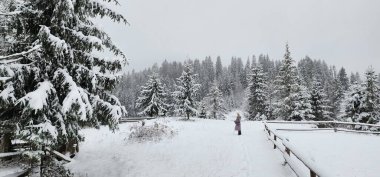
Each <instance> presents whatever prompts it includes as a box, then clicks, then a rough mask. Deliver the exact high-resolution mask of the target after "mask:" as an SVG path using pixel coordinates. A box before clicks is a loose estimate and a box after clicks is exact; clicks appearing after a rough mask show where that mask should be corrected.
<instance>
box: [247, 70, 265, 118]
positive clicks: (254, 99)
mask: <svg viewBox="0 0 380 177" xmlns="http://www.w3.org/2000/svg"><path fill="white" fill-rule="evenodd" d="M265 81H266V78H265V74H264V72H263V69H262V67H261V65H260V64H257V65H256V66H254V67H253V68H252V69H251V72H250V74H249V81H248V84H249V85H248V107H247V108H248V110H247V112H248V113H249V118H248V119H249V120H260V119H261V118H262V117H263V116H265V117H267V111H268V106H267V105H268V102H267V101H268V99H267V95H268V94H267V92H266V91H267V89H268V87H267V85H266V83H265Z"/></svg>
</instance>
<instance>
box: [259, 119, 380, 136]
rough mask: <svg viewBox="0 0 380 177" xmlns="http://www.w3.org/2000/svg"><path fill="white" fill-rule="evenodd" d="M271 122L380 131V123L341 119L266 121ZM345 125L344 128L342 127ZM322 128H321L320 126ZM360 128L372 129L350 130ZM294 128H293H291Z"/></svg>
mask: <svg viewBox="0 0 380 177" xmlns="http://www.w3.org/2000/svg"><path fill="white" fill-rule="evenodd" d="M265 122H266V123H269V124H313V125H325V126H328V127H329V128H335V130H336V131H345V132H356V133H371V134H378V133H375V132H380V124H365V123H356V122H340V121H265ZM342 127H343V128H342ZM319 129H320V128H319ZM350 129H352V130H358V129H361V130H363V129H365V130H367V129H369V130H370V131H349V130H350ZM289 130H292V129H289ZM313 130H317V129H313Z"/></svg>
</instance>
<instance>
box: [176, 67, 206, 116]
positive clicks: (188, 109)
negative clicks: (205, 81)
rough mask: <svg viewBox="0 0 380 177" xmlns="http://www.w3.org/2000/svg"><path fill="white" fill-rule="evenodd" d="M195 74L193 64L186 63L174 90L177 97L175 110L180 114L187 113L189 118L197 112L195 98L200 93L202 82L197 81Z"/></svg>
mask: <svg viewBox="0 0 380 177" xmlns="http://www.w3.org/2000/svg"><path fill="white" fill-rule="evenodd" d="M195 76H196V75H194V74H193V71H192V66H191V64H185V66H184V71H183V72H182V75H181V76H180V77H179V78H178V79H177V81H178V85H177V86H176V91H174V92H173V97H174V98H175V99H176V105H175V106H176V110H175V112H177V113H178V114H180V115H183V114H186V116H187V119H190V115H191V114H194V113H196V112H197V110H196V109H195V107H196V105H197V104H196V101H195V99H194V98H195V97H196V96H197V94H198V93H197V92H198V89H199V87H200V84H197V83H196V81H195Z"/></svg>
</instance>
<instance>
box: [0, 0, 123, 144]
mask: <svg viewBox="0 0 380 177" xmlns="http://www.w3.org/2000/svg"><path fill="white" fill-rule="evenodd" d="M111 2H113V3H115V4H118V2H117V1H116V0H114V1H99V0H75V1H74V0H53V1H34V0H33V1H23V0H18V1H12V3H10V7H9V9H10V12H9V13H7V14H6V16H7V18H10V20H9V22H8V23H7V27H8V28H9V29H10V30H11V31H12V32H11V33H8V36H11V38H12V45H11V46H9V49H8V50H7V55H6V56H0V77H1V78H6V79H1V84H0V112H1V113H0V114H1V115H0V121H2V122H8V123H9V122H11V123H12V124H13V125H15V127H17V129H14V130H13V133H15V134H17V135H19V136H20V137H21V138H23V139H25V140H28V141H30V142H31V143H32V144H34V145H36V146H35V147H37V149H38V148H41V147H42V146H50V147H53V148H57V147H59V146H64V145H65V144H66V143H67V142H69V141H76V142H77V141H80V140H82V137H81V136H80V135H79V133H78V131H79V130H80V129H81V127H82V126H83V125H87V126H95V127H98V126H99V125H100V124H107V125H109V127H110V128H111V129H116V128H117V124H118V119H119V118H120V117H122V116H123V115H124V114H125V113H126V111H125V108H124V107H123V106H121V104H120V102H119V101H118V99H117V98H116V97H115V96H113V95H111V94H110V91H111V90H112V89H113V88H114V87H115V86H116V84H117V83H118V80H119V76H121V75H122V72H123V69H124V66H125V65H126V63H127V59H126V57H125V55H124V54H123V52H122V51H121V50H119V49H118V48H117V47H116V46H115V45H114V44H113V43H112V40H111V38H110V37H109V36H108V34H107V33H105V32H104V31H103V30H102V29H100V28H98V27H97V26H96V24H95V23H94V22H93V19H94V18H98V17H100V18H103V17H108V18H110V19H111V20H113V21H115V22H122V23H127V21H126V19H125V18H124V17H123V16H122V15H121V14H118V13H116V12H114V11H113V10H112V9H111V8H109V7H107V4H108V3H111ZM0 16H1V15H0ZM1 17H3V16H1ZM105 50H108V51H110V52H112V53H113V54H114V58H103V57H99V56H95V55H94V54H93V52H94V51H101V52H102V51H105Z"/></svg>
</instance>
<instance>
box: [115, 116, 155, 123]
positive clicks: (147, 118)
mask: <svg viewBox="0 0 380 177" xmlns="http://www.w3.org/2000/svg"><path fill="white" fill-rule="evenodd" d="M151 119H156V117H123V118H121V119H120V120H119V122H120V123H124V122H139V121H143V120H151Z"/></svg>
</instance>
